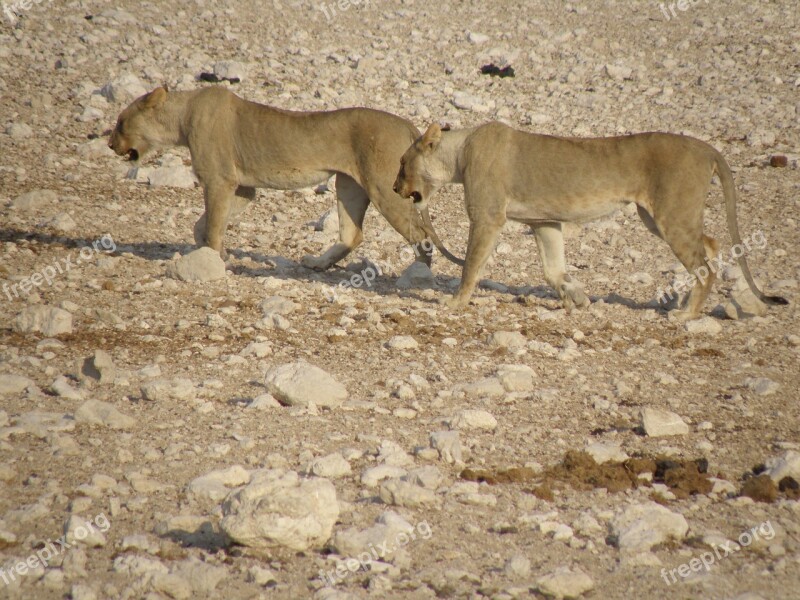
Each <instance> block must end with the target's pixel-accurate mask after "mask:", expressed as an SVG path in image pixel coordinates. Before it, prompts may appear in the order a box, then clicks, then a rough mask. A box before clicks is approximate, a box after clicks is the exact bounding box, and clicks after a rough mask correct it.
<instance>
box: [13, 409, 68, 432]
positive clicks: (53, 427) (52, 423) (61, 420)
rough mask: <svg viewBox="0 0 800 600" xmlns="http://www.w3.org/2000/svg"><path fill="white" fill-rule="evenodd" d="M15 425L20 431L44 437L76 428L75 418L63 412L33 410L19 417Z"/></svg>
mask: <svg viewBox="0 0 800 600" xmlns="http://www.w3.org/2000/svg"><path fill="white" fill-rule="evenodd" d="M14 426H15V427H18V428H19V431H22V432H24V433H29V434H31V435H34V436H36V437H38V438H41V439H44V438H46V437H47V436H48V434H50V433H64V432H68V431H72V430H73V429H75V420H74V419H72V418H68V417H67V416H65V415H62V414H61V413H51V412H40V411H31V412H26V413H22V414H21V415H20V416H19V417H17V419H16V421H15V422H14Z"/></svg>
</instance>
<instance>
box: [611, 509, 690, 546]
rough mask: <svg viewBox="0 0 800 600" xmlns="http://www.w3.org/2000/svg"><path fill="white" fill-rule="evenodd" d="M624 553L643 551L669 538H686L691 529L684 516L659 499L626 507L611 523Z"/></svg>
mask: <svg viewBox="0 0 800 600" xmlns="http://www.w3.org/2000/svg"><path fill="white" fill-rule="evenodd" d="M611 530H612V533H613V535H614V536H615V537H616V540H617V546H618V547H619V549H620V550H621V551H622V552H625V553H628V554H640V553H642V552H649V551H650V549H651V548H652V547H653V546H655V545H657V544H661V543H663V542H665V541H667V540H669V539H677V540H682V539H683V538H684V537H685V536H686V533H687V532H688V531H689V524H688V523H687V522H686V519H684V518H683V515H681V514H679V513H674V512H672V511H671V510H669V509H668V508H665V507H663V506H661V505H660V504H657V503H655V502H647V503H645V504H635V505H633V506H629V507H627V508H625V509H624V510H623V511H622V512H621V513H620V514H619V515H617V516H616V517H615V518H614V520H613V521H612V523H611Z"/></svg>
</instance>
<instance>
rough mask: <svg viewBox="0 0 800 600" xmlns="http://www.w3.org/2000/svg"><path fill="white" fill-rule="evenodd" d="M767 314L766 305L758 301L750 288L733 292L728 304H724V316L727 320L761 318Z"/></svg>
mask: <svg viewBox="0 0 800 600" xmlns="http://www.w3.org/2000/svg"><path fill="white" fill-rule="evenodd" d="M766 314H767V305H766V304H764V303H763V302H762V301H761V300H759V299H758V298H757V297H756V295H755V294H753V292H751V291H750V288H747V289H743V290H734V291H733V293H732V294H731V300H730V302H726V303H725V315H726V316H727V317H728V318H729V319H734V320H736V319H744V318H747V317H753V316H757V317H763V316H764V315H766Z"/></svg>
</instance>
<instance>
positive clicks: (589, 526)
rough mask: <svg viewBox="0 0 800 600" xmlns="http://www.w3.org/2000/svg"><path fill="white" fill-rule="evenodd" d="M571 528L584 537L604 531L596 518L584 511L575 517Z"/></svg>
mask: <svg viewBox="0 0 800 600" xmlns="http://www.w3.org/2000/svg"><path fill="white" fill-rule="evenodd" d="M572 528H573V529H574V530H575V531H577V532H578V533H579V534H581V535H583V536H586V537H591V536H593V535H597V534H599V533H601V532H602V531H604V529H603V526H602V525H600V523H598V522H597V519H595V518H594V517H593V516H592V515H590V514H589V513H586V512H584V513H581V515H580V516H579V517H578V518H577V519H575V521H574V522H573V523H572Z"/></svg>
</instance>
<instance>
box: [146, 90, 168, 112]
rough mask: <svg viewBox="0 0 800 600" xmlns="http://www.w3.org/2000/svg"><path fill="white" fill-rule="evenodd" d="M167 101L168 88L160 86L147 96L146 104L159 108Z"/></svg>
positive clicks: (148, 106)
mask: <svg viewBox="0 0 800 600" xmlns="http://www.w3.org/2000/svg"><path fill="white" fill-rule="evenodd" d="M166 101H167V90H166V88H163V87H160V88H156V89H154V90H153V91H152V92H150V93H149V94H147V96H145V98H144V105H145V107H147V108H159V107H160V106H161V105H162V104H164V102H166Z"/></svg>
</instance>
